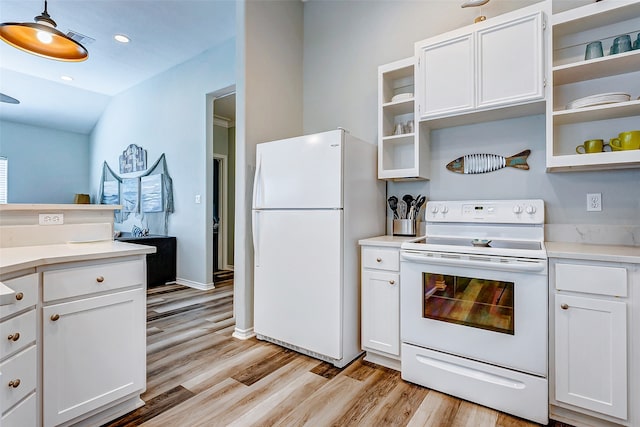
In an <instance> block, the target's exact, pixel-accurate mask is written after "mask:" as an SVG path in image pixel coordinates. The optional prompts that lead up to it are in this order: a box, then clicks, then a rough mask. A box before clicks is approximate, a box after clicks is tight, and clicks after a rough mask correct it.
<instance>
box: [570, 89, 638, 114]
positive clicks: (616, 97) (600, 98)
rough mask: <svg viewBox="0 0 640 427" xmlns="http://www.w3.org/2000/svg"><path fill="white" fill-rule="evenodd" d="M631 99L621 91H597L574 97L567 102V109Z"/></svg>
mask: <svg viewBox="0 0 640 427" xmlns="http://www.w3.org/2000/svg"><path fill="white" fill-rule="evenodd" d="M630 99H631V95H629V94H628V93H623V92H610V93H599V94H596V95H590V96H586V97H584V98H580V99H576V100H575V101H571V102H570V103H569V104H567V110H571V109H572V108H583V107H592V106H594V105H601V104H612V103H614V102H626V101H629V100H630Z"/></svg>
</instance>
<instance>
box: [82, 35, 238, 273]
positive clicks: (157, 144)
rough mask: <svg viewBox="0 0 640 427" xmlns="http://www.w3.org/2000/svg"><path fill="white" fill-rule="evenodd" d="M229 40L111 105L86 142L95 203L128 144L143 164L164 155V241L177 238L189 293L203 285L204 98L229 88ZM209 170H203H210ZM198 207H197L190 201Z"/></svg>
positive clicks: (231, 72) (231, 78)
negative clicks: (106, 171)
mask: <svg viewBox="0 0 640 427" xmlns="http://www.w3.org/2000/svg"><path fill="white" fill-rule="evenodd" d="M235 79H236V61H235V39H230V40H228V41H226V42H224V43H222V44H221V45H219V46H216V47H214V48H212V49H210V50H208V51H206V52H204V53H203V54H201V55H199V56H197V57H196V58H194V59H192V60H190V61H187V62H185V63H183V64H181V65H178V66H176V67H174V68H172V69H170V70H168V71H166V72H164V73H162V74H160V75H158V76H156V77H154V78H151V79H149V80H147V81H145V82H143V83H141V84H139V85H137V86H135V87H133V88H131V89H129V90H127V91H125V92H123V93H121V94H119V95H117V96H115V97H114V98H113V100H112V101H111V103H110V104H109V106H108V107H107V109H106V111H105V112H104V114H103V115H102V117H101V118H100V121H99V122H98V124H97V125H96V127H95V129H94V130H93V132H92V134H91V193H92V196H96V195H97V193H98V190H99V185H100V174H101V168H102V163H103V162H104V161H106V162H107V163H108V164H109V165H110V166H111V168H112V169H114V170H117V169H118V167H117V165H118V163H117V162H118V156H119V155H120V154H121V153H122V150H124V149H125V148H126V147H127V146H128V145H129V144H137V145H139V146H142V147H143V148H145V149H146V150H147V159H148V161H147V162H148V164H152V163H153V162H155V161H156V160H157V159H158V157H159V156H160V155H161V154H163V153H164V154H165V155H166V160H167V165H168V172H169V175H170V176H171V177H172V179H173V197H174V205H175V206H174V207H175V212H174V213H173V214H171V215H170V216H169V234H170V235H172V236H176V237H177V242H178V253H177V276H178V278H179V279H183V281H185V283H186V282H194V284H195V285H202V284H208V283H211V280H212V278H211V277H207V274H206V270H207V261H208V263H209V265H210V264H211V260H207V257H206V253H205V252H206V251H205V248H206V243H207V238H209V239H211V237H210V236H207V233H206V230H207V229H208V228H207V225H208V221H209V222H210V218H207V217H206V214H205V207H206V206H207V204H208V203H210V201H209V199H210V194H208V191H207V185H208V184H207V182H206V181H207V180H206V172H207V168H211V165H210V163H211V161H210V157H211V154H210V153H208V152H207V147H206V131H207V130H206V108H207V102H206V95H207V93H210V92H214V91H216V90H218V89H220V88H223V87H226V86H229V85H231V84H234V83H235ZM208 163H209V165H208ZM196 195H200V196H201V203H199V204H196V203H195V196H196Z"/></svg>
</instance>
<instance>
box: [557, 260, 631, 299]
mask: <svg viewBox="0 0 640 427" xmlns="http://www.w3.org/2000/svg"><path fill="white" fill-rule="evenodd" d="M555 279H556V289H557V290H560V291H573V292H584V293H588V294H597V295H612V296H619V297H626V296H627V269H626V268H624V267H605V266H602V265H584V264H560V263H559V264H556V277H555Z"/></svg>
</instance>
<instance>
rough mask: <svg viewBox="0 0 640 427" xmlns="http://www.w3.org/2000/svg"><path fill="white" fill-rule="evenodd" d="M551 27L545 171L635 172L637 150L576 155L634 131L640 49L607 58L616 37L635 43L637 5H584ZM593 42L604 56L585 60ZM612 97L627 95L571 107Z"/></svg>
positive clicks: (639, 106)
mask: <svg viewBox="0 0 640 427" xmlns="http://www.w3.org/2000/svg"><path fill="white" fill-rule="evenodd" d="M551 23H552V25H551V31H552V42H553V51H552V54H551V55H550V60H551V63H552V64H551V67H550V68H551V70H552V74H551V82H552V88H553V90H552V91H551V93H550V95H549V98H550V99H549V102H548V103H547V114H546V117H547V170H548V171H575V170H578V171H579V170H602V169H622V168H632V167H633V168H637V167H640V150H627V151H614V152H609V151H606V152H601V153H590V154H578V153H576V147H577V146H578V145H580V144H582V143H583V142H584V141H586V140H589V139H602V140H604V142H605V144H606V143H608V142H609V140H610V139H612V138H615V137H617V136H618V134H619V133H620V132H625V131H630V130H638V129H640V126H639V124H638V123H639V122H640V99H638V98H639V97H638V95H640V50H638V49H635V50H631V51H628V52H623V53H618V54H613V55H612V54H611V51H610V48H611V45H612V44H613V40H614V39H615V38H616V37H618V36H621V35H629V36H630V37H631V39H632V41H634V40H636V38H637V35H638V32H639V31H640V0H617V1H602V2H597V3H590V4H587V5H584V6H582V7H579V8H575V9H570V10H567V11H564V12H561V13H557V14H554V15H553V18H552V21H551ZM596 41H600V42H601V43H602V48H603V53H604V55H603V56H602V57H596V58H591V59H585V51H586V46H587V45H588V44H589V43H591V42H596ZM614 93H619V94H627V95H629V96H628V98H627V99H626V100H622V101H620V100H619V99H616V101H620V102H600V103H599V102H592V103H589V102H586V103H584V102H579V103H574V101H578V100H584V99H585V98H588V97H593V96H594V95H606V94H614ZM594 98H595V97H594ZM592 99H593V98H592ZM604 100H606V96H605V97H604V98H603V101H604ZM576 104H578V105H579V106H578V107H576ZM571 107H573V108H571Z"/></svg>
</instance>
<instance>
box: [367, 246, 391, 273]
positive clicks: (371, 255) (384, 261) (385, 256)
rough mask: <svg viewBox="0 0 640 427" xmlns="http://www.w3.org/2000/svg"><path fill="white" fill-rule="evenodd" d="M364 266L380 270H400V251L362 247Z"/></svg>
mask: <svg viewBox="0 0 640 427" xmlns="http://www.w3.org/2000/svg"><path fill="white" fill-rule="evenodd" d="M362 266H363V267H364V268H375V269H378V270H392V271H399V270H400V251H399V250H398V249H395V248H394V249H389V248H362Z"/></svg>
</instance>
